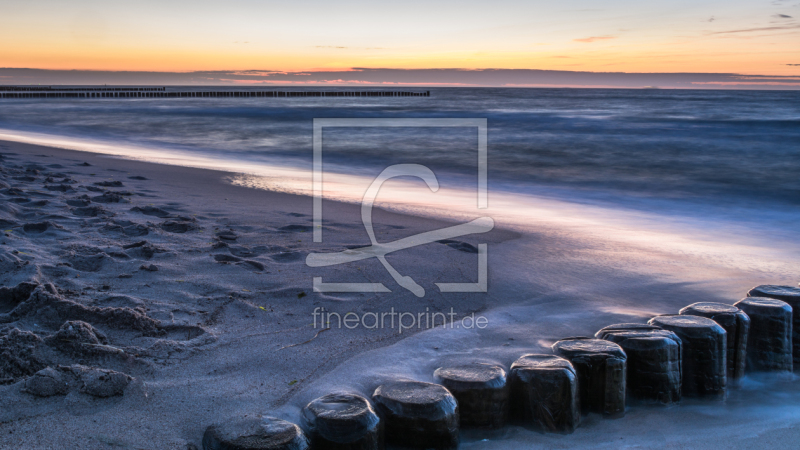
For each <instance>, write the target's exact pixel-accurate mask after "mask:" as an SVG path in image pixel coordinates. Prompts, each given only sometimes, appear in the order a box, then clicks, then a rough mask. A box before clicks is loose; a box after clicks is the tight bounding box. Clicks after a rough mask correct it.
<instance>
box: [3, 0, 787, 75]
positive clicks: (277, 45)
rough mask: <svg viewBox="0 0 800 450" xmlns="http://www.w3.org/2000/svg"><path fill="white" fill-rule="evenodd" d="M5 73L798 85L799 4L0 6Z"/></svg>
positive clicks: (572, 1)
mask: <svg viewBox="0 0 800 450" xmlns="http://www.w3.org/2000/svg"><path fill="white" fill-rule="evenodd" d="M0 18H1V22H0V23H2V26H0V42H1V43H2V45H0V67H5V68H40V69H81V70H111V71H120V70H125V71H209V70H262V69H263V70H278V71H294V72H296V71H304V70H309V71H326V70H342V69H347V68H351V67H371V68H378V67H380V68H395V69H396V68H406V69H410V68H413V69H421V68H468V69H474V68H503V69H544V70H570V71H598V72H612V71H613V72H718V73H719V72H725V73H740V74H768V75H784V76H786V75H800V0H788V1H782V0H774V1H770V0H763V1H762V0H749V1H744V0H724V1H722V0H720V1H702V0H700V1H698V0H692V1H685V0H671V1H663V0H655V1H641V0H636V1H633V0H608V1H604V2H598V1H588V0H566V1H560V2H554V1H552V0H548V1H538V0H537V1H530V0H528V1H504V0H494V1H489V2H485V1H481V2H477V1H469V0H466V1H465V0H459V1H438V2H434V1H430V0H427V1H418V0H407V1H404V2H391V3H389V2H384V3H379V2H374V1H352V0H350V1H337V2H331V1H327V2H322V1H302V0H299V1H292V2H287V1H281V2H273V1H255V0H230V1H205V0H197V1H185V0H178V1H170V2H166V1H164V0H160V1H151V0H143V1H136V2H123V1H114V0H104V1H95V0H75V1H70V2H64V1H63V0H61V1H55V0H40V1H29V0H28V1H17V0H0Z"/></svg>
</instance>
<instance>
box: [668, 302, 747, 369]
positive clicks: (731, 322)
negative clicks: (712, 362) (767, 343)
mask: <svg viewBox="0 0 800 450" xmlns="http://www.w3.org/2000/svg"><path fill="white" fill-rule="evenodd" d="M680 314H681V315H690V316H702V317H707V318H709V319H711V320H713V321H714V322H717V323H718V324H719V326H721V327H722V328H724V329H725V332H726V333H728V341H727V342H726V345H727V346H728V355H727V358H728V372H727V376H728V383H729V384H730V383H731V382H734V383H736V382H738V380H739V379H741V378H742V377H743V376H744V371H745V361H746V359H747V335H748V334H749V331H750V317H748V316H747V314H745V313H743V312H742V310H741V309H739V308H737V307H735V306H731V305H726V304H725V303H714V302H700V303H694V304H691V305H689V306H687V307H685V308H683V309H681V310H680Z"/></svg>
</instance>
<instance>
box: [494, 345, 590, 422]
mask: <svg viewBox="0 0 800 450" xmlns="http://www.w3.org/2000/svg"><path fill="white" fill-rule="evenodd" d="M508 383H509V386H510V388H511V411H512V417H513V418H514V419H515V420H517V421H521V422H522V423H523V424H525V425H531V426H533V427H534V428H537V429H539V430H541V431H549V432H553V433H572V432H573V431H575V428H577V427H578V425H580V423H581V410H580V400H579V389H578V375H577V372H576V371H575V368H574V367H573V366H572V363H570V362H569V361H568V360H566V359H564V358H561V357H559V356H555V355H538V354H530V355H524V356H522V357H520V358H519V359H517V360H516V361H515V362H514V364H512V365H511V371H510V373H509V375H508Z"/></svg>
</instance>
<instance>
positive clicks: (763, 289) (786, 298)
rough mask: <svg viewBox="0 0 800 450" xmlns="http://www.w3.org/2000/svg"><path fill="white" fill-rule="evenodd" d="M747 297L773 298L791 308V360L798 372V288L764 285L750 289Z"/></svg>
mask: <svg viewBox="0 0 800 450" xmlns="http://www.w3.org/2000/svg"><path fill="white" fill-rule="evenodd" d="M747 296H748V297H766V298H774V299H776V300H781V301H783V302H786V303H787V304H788V305H789V306H791V307H792V360H793V362H794V367H795V368H796V369H797V370H800V288H796V287H792V286H775V285H771V284H764V285H761V286H756V287H754V288H753V289H750V292H748V293H747Z"/></svg>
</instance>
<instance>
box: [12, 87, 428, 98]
mask: <svg viewBox="0 0 800 450" xmlns="http://www.w3.org/2000/svg"><path fill="white" fill-rule="evenodd" d="M430 96H431V91H380V90H366V91H350V90H343V91H316V90H304V91H288V90H270V91H264V90H255V89H214V90H211V89H208V88H205V89H204V88H202V87H198V88H193V89H189V88H178V87H176V88H166V87H68V88H67V87H58V86H55V87H53V86H0V99H35V98H53V99H57V98H69V99H73V98H259V97H273V98H287V97H291V98H300V97H430Z"/></svg>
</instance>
